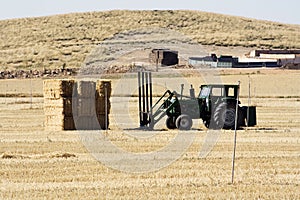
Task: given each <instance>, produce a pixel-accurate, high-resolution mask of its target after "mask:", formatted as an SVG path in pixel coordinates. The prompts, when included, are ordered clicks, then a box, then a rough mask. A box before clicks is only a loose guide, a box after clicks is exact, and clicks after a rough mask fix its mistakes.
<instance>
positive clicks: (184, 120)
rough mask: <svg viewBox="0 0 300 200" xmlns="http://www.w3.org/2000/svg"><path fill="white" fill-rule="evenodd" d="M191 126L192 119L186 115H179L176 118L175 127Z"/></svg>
mask: <svg viewBox="0 0 300 200" xmlns="http://www.w3.org/2000/svg"><path fill="white" fill-rule="evenodd" d="M192 126H193V121H192V119H191V118H190V116H188V115H184V114H183V115H180V116H179V117H178V118H177V119H176V127H177V128H178V129H180V130H190V129H191V128H192Z"/></svg>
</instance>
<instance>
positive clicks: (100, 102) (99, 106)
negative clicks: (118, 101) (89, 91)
mask: <svg viewBox="0 0 300 200" xmlns="http://www.w3.org/2000/svg"><path fill="white" fill-rule="evenodd" d="M95 104H96V113H97V114H105V98H98V99H96V102H95ZM110 109H111V103H110V101H109V99H108V98H107V113H108V114H109V113H110Z"/></svg>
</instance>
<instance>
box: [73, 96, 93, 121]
mask: <svg viewBox="0 0 300 200" xmlns="http://www.w3.org/2000/svg"><path fill="white" fill-rule="evenodd" d="M77 105H78V106H77V113H78V116H79V117H80V116H92V115H93V114H95V99H94V98H78V103H77Z"/></svg>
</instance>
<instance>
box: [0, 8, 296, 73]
mask: <svg viewBox="0 0 300 200" xmlns="http://www.w3.org/2000/svg"><path fill="white" fill-rule="evenodd" d="M144 27H148V28H151V27H164V28H168V29H172V30H175V31H179V32H181V33H183V34H185V35H187V36H189V37H191V38H192V39H194V40H195V41H197V42H199V43H201V44H203V45H218V46H244V47H257V48H300V26H299V25H286V24H280V23H275V22H269V21H259V20H253V19H247V18H240V17H233V16H227V15H220V14H212V13H206V12H198V11H106V12H91V13H75V14H67V15H56V16H49V17H39V18H25V19H14V20H3V21H0V70H4V69H10V68H14V69H26V68H27V69H29V68H42V67H46V68H57V67H59V66H61V65H63V63H66V66H67V67H79V66H80V64H81V63H82V62H83V61H84V59H85V57H86V56H87V55H88V54H89V53H90V51H91V49H93V48H94V47H95V46H96V45H97V44H99V43H100V42H101V41H103V40H104V39H107V38H110V37H113V36H114V35H115V34H116V33H118V32H122V31H125V30H132V29H138V28H144Z"/></svg>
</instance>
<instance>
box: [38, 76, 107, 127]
mask: <svg viewBox="0 0 300 200" xmlns="http://www.w3.org/2000/svg"><path fill="white" fill-rule="evenodd" d="M68 86H69V87H68ZM110 96H111V82H110V81H103V80H98V81H97V82H93V81H76V82H75V81H73V80H69V81H66V80H47V81H44V104H45V105H44V110H45V116H46V121H45V126H46V129H51V130H53V129H56V130H76V129H77V130H99V129H108V127H109V113H110V107H111V103H110ZM105 102H106V103H105Z"/></svg>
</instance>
